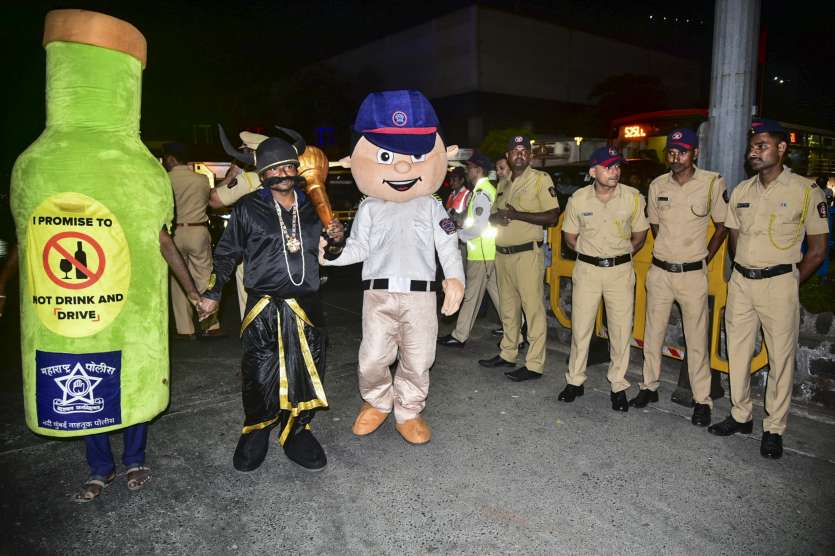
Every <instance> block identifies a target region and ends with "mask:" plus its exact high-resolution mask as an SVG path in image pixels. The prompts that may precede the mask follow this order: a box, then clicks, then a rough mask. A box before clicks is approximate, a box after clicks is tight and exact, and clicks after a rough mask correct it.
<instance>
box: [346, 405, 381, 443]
mask: <svg viewBox="0 0 835 556" xmlns="http://www.w3.org/2000/svg"><path fill="white" fill-rule="evenodd" d="M388 416H389V414H388V413H385V412H383V411H380V410H379V409H377V408H376V407H374V406H372V405H371V404H370V403H368V402H363V403H362V407H361V408H360V412H359V415H357V419H356V420H355V421H354V426H353V427H351V432H353V433H354V434H356V435H357V436H365V435H367V434H371V433H372V432H374V431H376V430H377V428H378V427H379V426H380V425H382V424H383V421H385V420H386V417H388Z"/></svg>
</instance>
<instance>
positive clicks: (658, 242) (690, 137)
mask: <svg viewBox="0 0 835 556" xmlns="http://www.w3.org/2000/svg"><path fill="white" fill-rule="evenodd" d="M665 153H666V158H667V163H668V164H669V166H670V171H669V172H668V173H666V174H663V175H661V176H659V177H657V178H655V180H653V182H652V183H651V184H650V186H649V199H648V201H647V216H648V219H649V224H650V227H651V228H652V236H653V238H654V239H655V243H654V245H653V250H652V266H651V267H650V269H649V273H648V274H647V280H646V286H647V301H646V305H647V312H646V330H645V332H644V373H643V374H644V380H643V382H642V383H641V385H640V390H639V392H638V395H637V396H636V397H634V398H632V399H631V400H629V405H630V406H632V407H644V406H646V405H647V404H648V403H650V402H657V401H658V386H659V385H660V384H661V381H660V378H661V348H662V345H663V343H664V336H665V335H666V332H667V323H668V321H669V319H670V309H671V308H672V306H673V303H674V302H678V304H679V306H680V307H681V321H682V326H683V328H684V338H685V340H686V342H687V370H688V372H689V375H690V386H691V388H692V391H693V401H694V402H695V406H694V408H693V417H692V419H691V421H692V423H693V424H694V425H697V426H700V427H706V426H708V425H709V424H710V410H711V407H712V406H713V401H712V400H711V399H710V363H709V360H708V358H709V352H708V339H707V332H708V303H707V287H708V283H707V265H708V263H709V262H710V261H711V259H713V256H714V255H715V254H716V251H717V250H718V249H719V247H720V246H721V245H722V242H723V241H724V240H725V236H726V235H727V232H726V231H725V226H724V224H723V222H724V221H725V213H726V212H727V203H725V200H724V195H725V180H723V179H722V176H720V175H719V174H717V173H716V172H708V171H706V170H702V169H701V168H697V167H696V166H695V165H694V162H695V160H696V158H698V156H699V137H698V135H696V133H695V132H693V131H691V130H689V129H674V130H673V131H672V132H670V134H669V135H668V136H667V146H666V149H665ZM709 219H712V220H713V222H714V224H715V226H716V229H715V231H714V233H713V235H712V236H711V238H710V241H708V237H707V230H708V220H709Z"/></svg>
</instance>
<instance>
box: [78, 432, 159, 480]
mask: <svg viewBox="0 0 835 556" xmlns="http://www.w3.org/2000/svg"><path fill="white" fill-rule="evenodd" d="M121 432H122V435H123V440H124V446H125V448H124V451H123V452H122V463H123V464H124V465H125V467H130V466H132V465H143V464H144V463H145V444H146V442H147V440H148V423H139V424H138V425H132V426H130V427H126V428H125V429H123V430H122V431H121ZM84 444H85V446H86V448H87V465H89V466H90V476H92V477H107V476H108V475H110V474H111V473H112V472H113V471H114V470H115V469H116V462H115V461H114V459H113V452H111V451H110V433H106V432H103V433H99V434H91V435H89V436H85V437H84Z"/></svg>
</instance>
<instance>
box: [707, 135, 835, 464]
mask: <svg viewBox="0 0 835 556" xmlns="http://www.w3.org/2000/svg"><path fill="white" fill-rule="evenodd" d="M787 151H788V141H787V137H786V132H785V130H784V129H783V127H782V126H781V125H780V124H779V123H778V122H775V121H773V120H755V121H754V122H753V123H752V126H751V135H750V139H749V141H748V155H747V156H748V164H749V166H750V167H751V169H752V170H754V171H755V172H756V173H757V175H756V176H754V177H752V178H750V179H747V180H745V181H743V182H741V183H740V184H739V185H738V186H737V187H736V188H735V189H734V190H733V192H732V193H731V197H730V201H729V202H728V214H727V217H726V218H725V226H727V227H728V229H729V230H730V248H731V250H732V251H733V253H734V270H733V273H732V274H731V280H730V282H729V283H728V304H727V307H726V309H725V328H726V330H727V337H728V361H729V366H730V371H729V374H730V381H731V403H732V408H731V414H730V415H729V416H728V417H727V418H726V419H725V420H724V421H722V422H721V423H717V424H715V425H713V426H711V427H710V428H708V431H709V432H711V433H713V434H716V435H719V436H729V435H731V434H734V433H737V432H741V433H746V434H748V433H751V431H752V430H753V422H752V403H751V354H752V353H753V352H754V341H755V339H756V337H757V331H758V330H759V328H760V326H762V329H763V337H764V339H765V345H766V348H767V349H768V365H769V371H768V382H767V385H766V390H765V411H766V416H765V418H764V419H763V436H762V441H761V444H760V454H761V455H762V456H763V457H765V458H774V459H777V458H779V457H781V456H782V455H783V433H784V432H785V430H786V421H787V420H788V415H789V405H790V403H791V394H792V386H793V385H794V365H795V353H796V351H797V336H798V330H799V325H800V300H799V285H800V284H801V283H803V281H805V280H806V279H807V278H809V277H810V276H811V275H812V274H813V273H814V272H815V269H816V268H817V267H818V266H819V265H820V264H821V262H822V261H823V259H824V257H825V256H826V242H827V236H828V232H829V229H828V224H827V210H826V209H827V207H826V199H825V197H824V194H823V192H822V191H821V190H820V188H818V187H817V185H816V184H815V183H814V182H812V181H811V180H809V179H808V178H804V177H801V176H798V175H797V174H793V173H792V171H791V170H790V169H788V168H786V167H785V166H783V160H785V157H786V153H787ZM804 235H805V237H806V241H807V246H808V248H807V250H806V253H805V254H803V253H802V252H801V249H800V245H801V243H802V242H803V237H804Z"/></svg>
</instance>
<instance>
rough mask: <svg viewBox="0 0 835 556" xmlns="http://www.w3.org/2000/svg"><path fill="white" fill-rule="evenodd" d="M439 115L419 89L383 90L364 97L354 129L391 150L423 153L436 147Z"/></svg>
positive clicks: (403, 152) (405, 152) (370, 140)
mask: <svg viewBox="0 0 835 556" xmlns="http://www.w3.org/2000/svg"><path fill="white" fill-rule="evenodd" d="M438 125H439V122H438V116H437V115H436V114H435V109H434V108H432V105H431V104H430V103H429V100H427V98H426V97H425V96H423V94H422V93H421V92H420V91H407V90H399V91H382V92H377V93H371V94H369V95H368V96H367V97H365V100H363V101H362V104H361V105H360V108H359V111H358V112H357V119H356V120H355V121H354V126H353V129H354V132H355V133H357V134H359V135H362V136H363V137H364V138H365V139H367V140H368V141H369V142H371V143H372V144H373V145H376V146H378V147H380V148H381V149H386V150H388V151H392V152H396V153H400V154H410V155H415V156H416V155H421V154H426V153H428V152H429V151H431V150H432V149H433V148H434V147H435V136H436V134H437V133H438Z"/></svg>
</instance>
